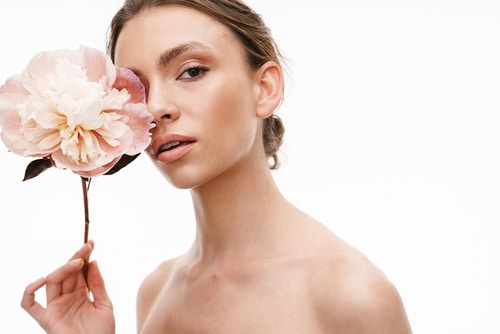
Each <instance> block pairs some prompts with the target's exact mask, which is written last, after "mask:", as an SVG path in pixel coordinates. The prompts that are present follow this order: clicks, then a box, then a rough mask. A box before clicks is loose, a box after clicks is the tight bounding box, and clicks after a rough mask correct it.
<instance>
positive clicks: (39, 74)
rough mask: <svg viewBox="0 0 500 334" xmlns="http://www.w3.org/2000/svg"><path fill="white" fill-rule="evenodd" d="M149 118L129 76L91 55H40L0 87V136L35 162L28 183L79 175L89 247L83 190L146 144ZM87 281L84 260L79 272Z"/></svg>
mask: <svg viewBox="0 0 500 334" xmlns="http://www.w3.org/2000/svg"><path fill="white" fill-rule="evenodd" d="M152 127H153V116H152V115H151V114H150V113H148V112H147V109H146V104H145V93H144V86H143V85H142V83H141V82H140V80H139V78H137V76H135V74H134V73H133V72H132V71H130V70H128V69H124V68H116V67H115V66H114V65H113V63H112V61H111V59H110V58H109V57H108V56H107V55H106V54H105V53H104V52H101V51H99V50H96V49H92V48H89V47H85V46H81V47H80V48H79V49H77V50H67V49H61V50H56V51H46V52H41V53H39V54H37V55H35V57H33V58H32V59H31V61H30V62H29V64H28V66H27V67H26V69H25V70H24V71H23V72H22V74H20V75H14V76H11V77H10V78H9V79H7V81H6V83H5V84H4V85H3V86H2V87H0V128H1V130H2V132H1V134H0V137H1V139H2V141H3V142H4V144H5V145H6V146H7V148H8V149H9V150H10V151H11V152H13V153H16V154H18V155H22V156H25V157H32V158H36V159H35V160H33V161H32V162H31V163H30V164H28V167H27V168H26V172H25V177H24V179H25V180H27V179H31V178H33V177H35V176H37V175H39V174H40V173H41V172H43V171H44V170H45V169H47V168H49V167H52V166H55V167H57V168H59V169H69V170H72V171H73V172H74V173H76V174H78V175H80V178H81V184H82V190H83V203H84V209H85V233H84V242H87V241H88V231H89V209H88V198H87V193H88V187H89V184H90V180H91V178H92V177H94V176H97V175H101V174H108V175H109V174H114V173H115V172H117V171H118V170H120V169H121V168H123V167H125V166H126V165H128V164H129V163H130V162H131V161H133V160H134V159H135V157H137V156H138V155H139V154H140V152H141V151H143V150H144V149H145V148H146V147H147V146H148V145H149V144H150V141H151V133H150V130H151V128H152ZM83 272H84V275H85V278H86V277H87V276H86V272H87V260H86V262H85V264H84V267H83Z"/></svg>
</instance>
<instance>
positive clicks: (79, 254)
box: [69, 240, 94, 261]
mask: <svg viewBox="0 0 500 334" xmlns="http://www.w3.org/2000/svg"><path fill="white" fill-rule="evenodd" d="M93 250H94V241H93V240H89V241H88V242H87V243H86V244H84V245H83V246H82V247H81V248H80V249H79V250H77V251H76V253H75V254H73V256H72V257H71V258H70V259H69V261H71V260H74V259H84V260H85V259H88V258H89V257H90V254H92V251H93Z"/></svg>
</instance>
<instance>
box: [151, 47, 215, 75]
mask: <svg viewBox="0 0 500 334" xmlns="http://www.w3.org/2000/svg"><path fill="white" fill-rule="evenodd" d="M193 49H208V46H206V45H205V44H203V43H200V42H188V43H184V44H180V45H178V46H176V47H174V48H171V49H168V50H165V51H163V52H162V53H161V55H160V56H159V57H158V59H157V60H156V66H157V67H158V69H162V68H165V67H166V66H167V65H168V64H169V63H171V62H172V61H173V60H174V59H175V58H177V57H179V56H181V55H182V54H184V53H186V52H188V51H191V50H193Z"/></svg>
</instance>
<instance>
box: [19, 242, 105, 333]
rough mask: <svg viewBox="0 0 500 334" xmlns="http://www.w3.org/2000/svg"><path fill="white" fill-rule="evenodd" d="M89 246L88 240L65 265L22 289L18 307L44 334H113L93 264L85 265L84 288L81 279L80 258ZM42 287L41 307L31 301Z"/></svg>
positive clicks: (89, 251)
mask: <svg viewBox="0 0 500 334" xmlns="http://www.w3.org/2000/svg"><path fill="white" fill-rule="evenodd" d="M93 247H94V243H93V242H92V241H90V242H89V243H87V244H85V245H84V246H83V247H82V248H81V249H80V250H79V251H78V252H76V253H75V254H74V255H73V256H72V257H71V259H70V261H69V262H67V263H66V264H64V265H63V266H61V267H59V268H58V269H56V270H55V271H53V272H52V273H51V274H49V275H48V276H47V277H43V278H40V279H38V280H36V281H35V282H33V283H31V284H29V285H28V286H27V287H26V289H25V291H24V294H23V298H22V301H21V307H22V308H23V309H25V310H26V311H27V312H28V313H29V314H30V315H31V316H32V317H33V318H34V319H35V320H36V321H37V322H38V324H39V325H40V326H41V327H42V328H43V329H44V330H45V331H46V332H47V333H50V334H59V333H61V334H73V333H75V334H77V333H85V334H87V333H100V334H108V333H109V334H112V333H114V332H115V321H114V316H113V306H112V304H111V301H110V300H109V297H108V295H107V292H106V289H105V286H104V280H103V278H102V276H101V273H100V271H99V268H98V266H97V263H96V262H90V263H89V267H88V277H87V282H88V286H87V284H86V283H85V278H84V277H83V273H82V267H83V261H84V260H83V259H87V258H88V257H89V256H90V254H91V253H92V250H93ZM43 286H45V288H46V297H47V302H46V307H45V308H44V307H43V306H42V305H40V304H39V303H38V302H37V301H36V300H35V292H36V291H37V290H38V289H40V288H41V287H43Z"/></svg>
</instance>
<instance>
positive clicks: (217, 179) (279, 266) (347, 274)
mask: <svg viewBox="0 0 500 334" xmlns="http://www.w3.org/2000/svg"><path fill="white" fill-rule="evenodd" d="M179 31H182V34H180V33H178V32H179ZM186 45H188V46H189V47H188V48H183V50H182V52H180V53H178V54H176V55H175V56H174V57H173V58H171V59H170V60H169V61H168V62H161V61H160V60H161V59H163V60H165V57H164V56H165V55H166V54H167V53H169V51H171V50H173V49H175V48H177V47H179V46H186ZM115 60H116V63H117V65H118V66H120V67H128V68H131V69H133V70H134V71H135V73H136V74H137V75H138V76H139V77H140V79H141V81H142V82H143V83H144V85H145V87H146V90H147V99H148V101H147V102H148V107H149V110H150V111H151V112H152V113H153V115H154V117H155V122H156V125H157V126H156V128H155V129H154V130H153V142H152V145H151V147H150V148H148V150H147V152H148V154H149V156H150V157H151V159H152V161H153V162H154V164H155V165H156V167H157V168H158V169H159V171H160V172H161V173H162V175H164V177H165V178H166V179H167V180H168V181H169V182H170V183H171V184H173V185H174V186H175V187H178V188H183V189H189V191H190V192H191V195H192V199H193V207H194V210H195V217H196V224H197V232H196V238H195V242H194V243H193V245H192V247H191V249H190V250H189V251H188V252H187V253H186V254H184V255H183V256H180V257H178V258H175V259H171V260H168V261H165V262H164V263H162V264H160V265H159V267H158V268H157V269H156V270H155V271H154V272H152V273H151V274H149V275H148V276H147V277H146V278H145V280H144V282H143V283H142V285H141V287H140V290H139V292H138V297H137V332H138V333H143V334H147V333H370V334H377V333H381V334H382V333H383V334H388V333H398V334H405V333H411V329H410V326H409V323H408V320H407V316H406V314H405V310H404V307H403V304H402V302H401V299H400V296H399V294H398V292H397V290H396V289H395V288H394V286H393V285H392V284H391V282H390V281H389V280H388V279H387V278H386V277H385V276H384V274H383V273H382V272H381V271H380V270H379V269H378V268H377V267H376V266H374V265H373V264H372V263H371V262H370V261H369V260H368V259H367V258H366V257H365V256H364V255H363V254H361V253H360V252H358V251H357V250H356V249H354V248H352V247H351V246H349V245H348V244H346V243H345V242H343V241H342V240H341V239H340V238H338V237H337V236H336V235H335V234H334V233H333V232H331V231H330V230H328V229H327V228H325V227H324V226H323V225H322V224H320V223H319V222H317V221H316V220H315V219H313V218H312V217H310V216H308V215H307V214H306V213H304V212H302V211H301V210H299V209H298V208H296V207H295V206H294V205H292V204H291V203H290V202H288V201H287V200H286V199H285V198H284V196H283V195H282V194H281V193H280V191H279V189H278V188H277V187H276V184H275V182H274V180H273V178H272V175H271V171H270V169H269V165H268V159H267V157H266V156H265V153H264V149H263V143H262V129H261V127H262V119H264V118H265V117H268V116H269V115H271V114H272V112H273V111H274V110H275V109H276V108H277V107H278V105H279V103H280V101H281V98H282V88H283V82H282V73H281V68H280V66H279V65H278V64H276V63H274V62H268V63H266V64H264V65H263V66H262V67H261V68H260V69H259V70H257V71H252V70H250V69H249V67H248V65H247V64H246V62H245V57H244V50H243V47H242V45H241V44H240V42H239V41H238V40H237V39H236V38H235V37H234V36H233V35H232V34H231V32H230V31H229V30H228V29H227V28H226V27H225V26H223V25H222V24H220V23H218V22H217V21H215V20H213V19H212V18H210V17H208V16H206V15H204V14H202V13H200V12H197V11H195V10H193V9H189V8H186V7H180V6H164V7H160V8H155V9H152V10H150V11H147V12H145V13H143V14H140V15H139V16H136V17H134V18H133V19H132V20H131V21H129V22H128V23H127V24H126V25H125V27H124V29H123V31H122V33H121V34H120V36H119V39H118V43H117V55H116V59H115ZM200 68H201V70H200ZM179 138H180V139H182V140H185V141H186V142H189V145H186V146H183V147H181V148H178V149H177V151H173V153H166V154H165V153H161V154H158V153H159V148H160V147H161V146H162V145H164V144H166V143H167V142H169V141H172V140H173V141H175V140H178V139H179ZM175 152H177V153H175ZM92 247H93V243H90V244H89V245H88V246H86V247H84V249H83V250H81V251H80V252H79V253H77V254H75V256H74V257H73V258H76V259H83V258H87V257H88V256H89V255H90V252H91V250H92ZM80 268H81V261H80V262H76V263H75V262H69V263H68V264H65V265H64V266H62V267H61V268H59V269H57V270H56V271H54V272H53V273H52V274H51V275H49V276H47V278H46V279H45V280H40V281H37V282H35V283H33V284H32V285H30V286H28V287H27V289H26V292H25V295H24V297H23V304H22V305H23V307H24V308H25V309H26V310H27V311H28V312H29V313H30V314H31V315H32V316H33V317H34V318H35V319H36V320H37V321H38V322H39V323H40V324H41V325H42V327H43V328H44V329H45V330H46V331H47V332H49V333H89V332H91V333H112V332H113V331H114V320H113V316H112V306H111V302H110V301H109V298H107V295H106V290H105V288H104V284H103V280H102V277H101V275H100V273H99V271H98V269H97V267H96V266H95V264H92V265H91V266H90V272H89V278H88V279H89V290H90V291H91V292H92V294H93V296H94V302H91V301H90V300H88V299H86V290H85V282H84V280H83V276H82V275H81V271H80ZM44 284H45V285H46V288H47V291H49V288H50V290H51V291H52V293H50V294H49V295H48V298H49V303H48V306H47V307H46V308H45V309H44V308H42V307H41V306H40V305H38V304H37V303H36V302H35V300H34V293H35V291H36V290H37V289H39V288H40V287H42V286H43V285H44ZM54 287H57V288H54ZM67 293H70V296H69V297H67V296H66V294H67ZM66 308H69V309H70V310H71V315H72V316H71V317H67V316H66V314H64V313H61V311H60V310H61V309H63V310H65V309H66ZM82 318H84V319H85V322H80V320H79V319H82ZM193 319H195V321H193ZM83 323H85V324H88V325H89V326H90V325H95V326H98V325H99V326H102V328H100V329H99V330H97V329H96V330H89V331H86V330H83V329H82V327H81V326H83ZM67 328H76V329H75V330H69V329H67Z"/></svg>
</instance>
